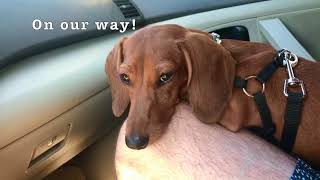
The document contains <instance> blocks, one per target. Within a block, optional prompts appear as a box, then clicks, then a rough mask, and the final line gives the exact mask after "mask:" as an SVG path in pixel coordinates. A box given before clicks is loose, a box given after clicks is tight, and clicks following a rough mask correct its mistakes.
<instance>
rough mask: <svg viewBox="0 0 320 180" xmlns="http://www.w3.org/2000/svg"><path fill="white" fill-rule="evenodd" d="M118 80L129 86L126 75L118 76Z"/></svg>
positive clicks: (128, 79)
mask: <svg viewBox="0 0 320 180" xmlns="http://www.w3.org/2000/svg"><path fill="white" fill-rule="evenodd" d="M120 79H121V81H122V82H123V83H125V84H129V83H130V78H129V76H128V75H127V74H120Z"/></svg>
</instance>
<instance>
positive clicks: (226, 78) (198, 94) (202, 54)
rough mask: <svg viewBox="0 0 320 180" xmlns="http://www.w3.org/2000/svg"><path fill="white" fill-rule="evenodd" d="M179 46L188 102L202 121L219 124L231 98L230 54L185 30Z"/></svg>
mask: <svg viewBox="0 0 320 180" xmlns="http://www.w3.org/2000/svg"><path fill="white" fill-rule="evenodd" d="M177 43H178V47H179V48H180V49H181V51H182V52H183V54H184V57H185V61H186V67H187V70H188V85H187V92H188V100H189V103H190V105H191V106H192V108H193V111H194V113H195V114H196V116H197V117H198V118H199V119H200V120H201V121H203V122H206V123H213V122H217V121H219V118H220V116H221V115H222V113H223V111H224V109H225V108H226V105H227V103H228V101H229V99H230V98H231V95H232V88H233V80H234V75H235V64H236V62H235V60H234V59H233V58H232V56H231V54H230V53H229V51H227V50H226V49H225V48H223V47H222V46H221V45H219V44H217V43H216V42H214V41H213V40H212V38H211V37H210V36H209V35H208V34H205V33H203V32H201V33H199V32H197V31H194V30H192V31H190V30H189V31H188V32H187V33H186V35H185V38H184V39H183V40H179V41H178V42H177Z"/></svg>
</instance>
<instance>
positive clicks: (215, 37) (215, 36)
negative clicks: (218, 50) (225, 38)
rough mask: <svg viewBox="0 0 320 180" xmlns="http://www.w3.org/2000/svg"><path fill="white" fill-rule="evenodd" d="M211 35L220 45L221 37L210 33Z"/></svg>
mask: <svg viewBox="0 0 320 180" xmlns="http://www.w3.org/2000/svg"><path fill="white" fill-rule="evenodd" d="M210 35H211V36H212V38H213V40H214V41H215V42H216V43H218V44H221V38H220V35H219V34H217V33H215V32H212V33H210Z"/></svg>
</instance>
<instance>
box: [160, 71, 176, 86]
mask: <svg viewBox="0 0 320 180" xmlns="http://www.w3.org/2000/svg"><path fill="white" fill-rule="evenodd" d="M172 77H173V73H166V74H161V76H160V78H159V83H160V85H162V84H165V83H167V82H168V81H170V80H171V79H172Z"/></svg>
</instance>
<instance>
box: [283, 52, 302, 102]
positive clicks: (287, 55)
mask: <svg viewBox="0 0 320 180" xmlns="http://www.w3.org/2000/svg"><path fill="white" fill-rule="evenodd" d="M283 53H284V60H283V64H284V65H285V66H286V68H287V72H288V79H286V80H285V81H284V87H283V93H284V95H285V96H286V97H288V87H298V86H300V88H301V92H302V94H303V97H304V96H305V94H306V91H305V89H304V85H303V81H301V80H300V79H298V78H296V77H295V75H294V72H293V68H292V67H293V66H295V65H297V64H298V57H297V55H295V54H293V53H291V52H290V51H284V52H283ZM292 59H293V60H292Z"/></svg>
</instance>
